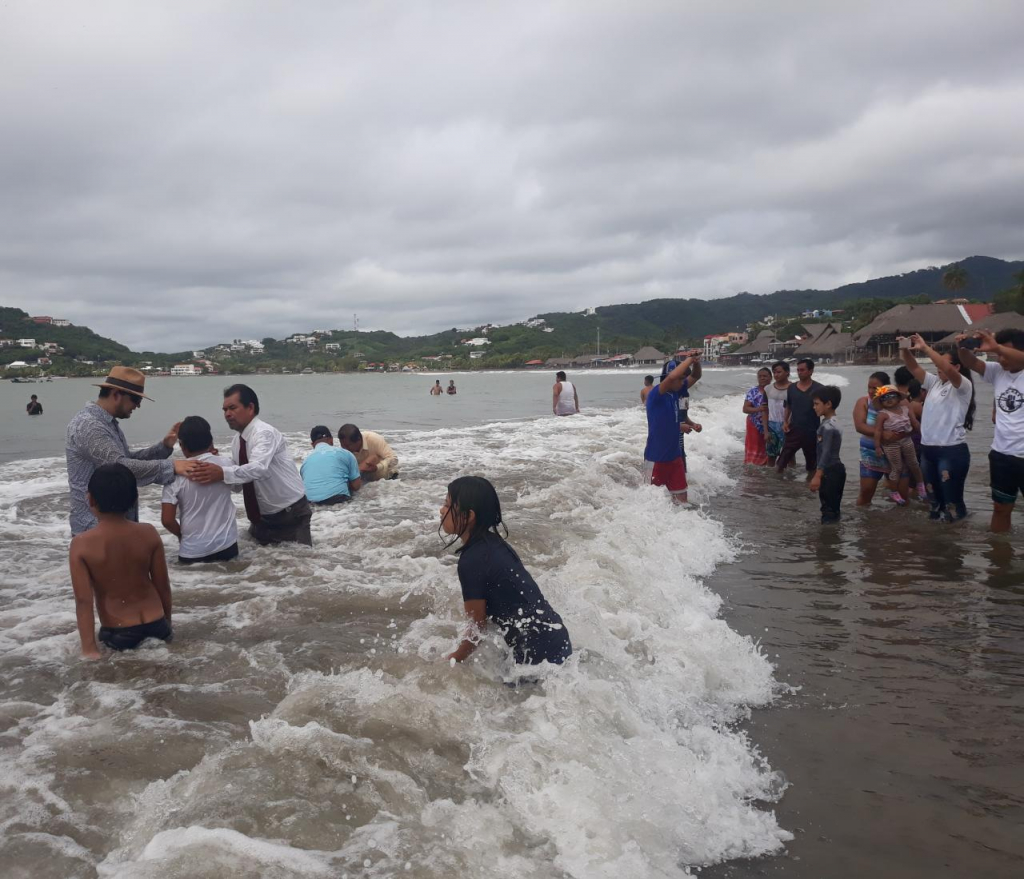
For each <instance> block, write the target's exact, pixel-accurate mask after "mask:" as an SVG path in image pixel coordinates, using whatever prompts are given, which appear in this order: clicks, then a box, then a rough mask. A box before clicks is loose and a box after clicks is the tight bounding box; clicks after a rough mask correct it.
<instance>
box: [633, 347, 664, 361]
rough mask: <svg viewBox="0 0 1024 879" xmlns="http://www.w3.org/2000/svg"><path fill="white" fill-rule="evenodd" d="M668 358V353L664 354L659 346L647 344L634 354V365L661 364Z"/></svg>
mask: <svg viewBox="0 0 1024 879" xmlns="http://www.w3.org/2000/svg"><path fill="white" fill-rule="evenodd" d="M667 359H668V355H667V354H662V353H661V351H659V350H658V349H657V348H652V347H651V346H650V345H645V346H644V347H643V348H641V349H640V350H639V351H637V352H636V353H635V354H634V355H633V361H632V362H633V365H634V366H661V364H663V363H664V362H665V361H666V360H667Z"/></svg>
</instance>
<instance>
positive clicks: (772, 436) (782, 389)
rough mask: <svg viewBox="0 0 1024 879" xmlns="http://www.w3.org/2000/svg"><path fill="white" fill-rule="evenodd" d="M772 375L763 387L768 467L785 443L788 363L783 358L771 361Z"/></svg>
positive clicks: (776, 457)
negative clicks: (766, 419)
mask: <svg viewBox="0 0 1024 879" xmlns="http://www.w3.org/2000/svg"><path fill="white" fill-rule="evenodd" d="M772 377H773V378H774V379H775V381H773V382H772V383H771V384H770V385H768V387H767V388H765V395H766V396H767V397H768V430H767V432H766V433H765V436H764V451H765V454H766V455H767V456H768V466H770V467H774V466H775V462H776V461H777V460H778V457H779V455H781V454H782V447H783V446H784V445H785V443H786V433H785V431H784V430H783V429H782V425H783V424H784V423H785V421H786V397H787V396H788V395H789V364H788V363H786V362H785V361H783V360H779V361H778V362H777V363H773V364H772Z"/></svg>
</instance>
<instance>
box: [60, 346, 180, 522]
mask: <svg viewBox="0 0 1024 879" xmlns="http://www.w3.org/2000/svg"><path fill="white" fill-rule="evenodd" d="M97 387H99V389H100V393H99V399H98V400H96V402H94V403H89V404H88V405H87V406H86V407H85V408H84V409H82V410H81V411H80V412H79V413H78V414H77V415H75V417H74V418H72V419H71V421H70V423H69V424H68V431H67V440H66V443H65V446H66V448H65V453H66V455H67V467H68V488H69V489H70V490H71V534H72V536H73V535H75V534H81V533H82V532H83V531H87V530H89V529H90V528H92V526H93V525H95V524H96V518H95V516H93V514H92V511H91V510H90V508H89V504H88V502H87V500H86V487H87V486H88V484H89V480H90V479H91V478H92V474H93V473H94V472H95V471H96V468H97V467H99V466H100V465H101V464H123V465H124V466H125V467H127V468H128V469H129V470H130V471H131V472H132V473H134V474H135V480H136V481H137V482H138V483H139V485H150V484H152V483H154V482H155V483H157V484H158V485H167V484H168V483H170V482H172V481H173V480H174V477H175V476H181V475H183V474H188V473H190V472H191V471H192V469H193V468H194V467H195V464H194V463H193V462H192V461H168V460H167V458H169V457H170V456H171V453H172V452H173V451H174V444H175V443H176V442H177V441H178V425H177V424H175V425H173V426H172V427H171V429H170V430H169V431H168V432H167V436H165V437H164V438H163V440H162V441H160V442H158V443H156V444H155V445H152V446H150V447H149V448H146V449H139V450H138V451H134V452H133V451H132V450H130V449H129V448H128V441H127V440H126V439H125V438H124V434H123V433H122V432H121V427H120V425H119V424H118V420H119V419H124V418H131V417H132V413H133V412H134V411H135V410H136V409H138V408H139V407H140V406H142V401H143V400H150V402H152V400H151V398H150V397H147V396H146V395H145V390H146V374H145V373H143V372H139V370H137V369H131V368H130V367H127V366H115V367H112V368H111V370H110V374H109V375H108V376H107V377H106V378H105V379H104V380H103V381H102V382H100V383H99V385H97ZM127 516H128V518H129V519H133V520H135V521H138V518H139V513H138V510H137V509H134V508H133V509H131V510H128V513H127Z"/></svg>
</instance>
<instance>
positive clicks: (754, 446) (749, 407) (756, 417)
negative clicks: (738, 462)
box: [743, 366, 772, 467]
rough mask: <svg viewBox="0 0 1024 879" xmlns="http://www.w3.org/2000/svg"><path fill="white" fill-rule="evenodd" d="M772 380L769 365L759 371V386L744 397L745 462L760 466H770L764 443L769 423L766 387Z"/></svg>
mask: <svg viewBox="0 0 1024 879" xmlns="http://www.w3.org/2000/svg"><path fill="white" fill-rule="evenodd" d="M771 380H772V373H771V370H770V369H768V367H767V366H763V367H761V369H759V370H758V371H757V387H756V388H751V389H750V390H749V391H747V396H746V397H744V399H743V412H744V414H745V415H746V416H747V441H746V446H745V449H744V454H743V463H744V464H754V465H756V466H758V467H766V466H768V452H767V451H766V449H765V444H764V432H765V427H766V426H767V424H768V397H767V396H766V394H765V391H764V389H765V388H766V387H768V383H769V382H770V381H771Z"/></svg>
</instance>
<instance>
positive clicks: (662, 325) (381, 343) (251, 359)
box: [0, 256, 1024, 374]
mask: <svg viewBox="0 0 1024 879" xmlns="http://www.w3.org/2000/svg"><path fill="white" fill-rule="evenodd" d="M958 265H959V266H960V268H961V269H962V270H963V272H964V273H965V275H966V282H965V284H964V285H963V286H962V287H961V288H960V289H958V290H957V291H956V292H955V293H951V292H950V290H948V289H947V288H946V287H945V286H944V285H943V275H944V274H945V272H946V271H947V270H948V269H949V268H950V266H943V267H940V268H936V267H931V268H927V269H920V270H918V271H914V272H908V273H907V274H904V275H896V276H893V277H888V278H877V279H875V280H871V281H863V282H861V283H857V284H847V285H845V286H843V287H838V288H837V289H835V290H825V291H822V290H779V291H778V292H776V293H771V294H769V295H766V296H754V295H751V294H750V293H740V294H738V295H736V296H730V297H728V298H725V299H712V300H704V299H652V300H649V301H647V302H638V303H631V304H628V305H606V306H600V307H598V308H597V309H596V311H595V312H594V313H592V314H589V315H585V314H582V313H579V312H575V313H570V312H551V313H548V314H542V315H538V317H541V318H543V320H544V322H545V323H546V327H527V326H523V325H521V324H516V325H511V326H501V327H490V328H488V329H487V331H486V333H487V339H488V341H489V343H490V344H488V345H487V346H486V349H485V350H486V354H485V356H484V358H483V359H482V360H479V361H473V365H479V366H514V365H521V364H522V363H523V362H524V361H525V360H529V359H534V358H547V357H553V356H559V355H567V356H577V355H581V354H587V353H593V352H594V351H595V350H596V347H597V345H596V343H597V335H598V330H600V337H601V351H602V352H603V353H610V352H616V351H617V352H631V351H635V350H636V349H638V348H639V347H641V346H643V345H654V346H655V347H658V348H660V349H661V350H669V349H670V348H671V347H672V346H674V345H676V344H678V343H680V342H690V343H695V342H697V341H699V340H700V339H701V337H703V336H705V335H707V334H709V333H720V332H727V331H730V330H741V329H743V328H744V327H746V326H747V324H749V323H752V322H754V321H759V320H760V319H761V318H763V317H765V316H766V315H776V316H794V315H796V316H799V315H800V314H801V312H803V311H806V310H813V309H833V308H844V307H846V309H847V313H846V315H844V317H846V318H851V319H854V320H859V319H862V318H863V319H870V318H871V317H873V316H874V315H875V314H877V313H879V312H881V311H884V310H885V309H886V308H889V307H891V306H892V305H894V304H895V303H896V302H898V301H900V300H907V299H912V298H916V299H918V301H922V300H924V301H927V300H929V299H944V298H947V297H950V296H954V295H955V296H962V297H965V298H967V299H975V300H981V301H991V300H992V299H993V298H994V297H996V295H997V294H999V293H1001V292H1003V291H1007V290H1011V289H1012V290H1014V291H1016V292H1015V293H1014V295H1015V296H1017V297H1018V298H1021V297H1024V261H1017V262H1006V261H1004V260H1000V259H993V258H991V257H986V256H972V257H969V258H967V259H964V260H962V261H961V262H960V263H959V264H958ZM852 303H856V304H854V305H852V306H851V304H852ZM1012 307H1013V308H1017V307H1018V306H1017V305H1016V304H1015V305H1013V306H1012ZM522 317H523V318H524V319H526V318H527V317H529V315H526V314H524V315H522ZM545 330H549V331H550V332H545ZM310 331H311V330H310ZM481 332H484V330H482V329H480V328H477V329H465V328H463V329H455V328H452V329H448V330H444V331H442V332H439V333H435V334H432V335H426V336H397V335H395V334H394V333H391V332H386V331H374V332H355V331H352V330H340V329H339V330H334V331H333V332H330V333H327V334H326V335H320V336H318V339H317V342H316V344H315V345H314V346H313V347H307V346H306V345H305V344H304V343H298V342H294V341H293V342H286V341H284V340H275V339H272V338H264V339H263V340H262V342H263V344H264V349H265V350H264V351H263V352H262V353H254V352H250V351H247V352H244V353H241V354H236V353H232V352H228V351H227V349H226V348H219V349H218V348H215V347H213V346H210V345H208V344H207V345H204V344H203V340H201V339H196V341H195V347H196V348H204V349H205V350H206V351H207V352H208V353H207V356H208V357H210V358H211V359H213V360H215V361H216V362H217V364H218V365H219V367H220V368H221V369H223V370H225V371H237V372H251V371H254V370H256V369H257V368H270V369H275V368H284V367H288V368H294V367H296V366H298V367H307V366H308V367H311V368H313V369H315V370H318V371H319V370H325V371H328V370H337V369H354V368H356V366H357V365H358V363H359V361H361V360H366V361H371V362H374V361H385V360H386V361H389V362H390V361H396V360H403V361H404V360H415V359H417V358H419V357H423V356H428V355H438V354H451V355H452V357H453V358H454V361H453V362H454V364H456V365H458V364H461V363H463V361H464V362H465V365H469V363H470V361H469V351H470V349H468V348H467V347H466V346H464V345H462V344H460V341H461V339H463V338H465V337H466V336H467V335H479V334H480V333H481ZM0 337H3V338H8V339H19V338H35V339H36V340H37V342H40V343H42V342H56V343H57V344H58V345H60V346H61V348H62V349H63V350H62V351H61V353H60V354H58V355H55V356H54V357H53V364H52V367H51V368H52V371H53V372H55V373H57V374H60V373H63V374H75V373H81V372H83V371H84V372H88V371H89V370H91V369H93V367H92V366H90V365H86V364H83V363H82V362H81V361H83V360H94V361H120V362H122V363H125V364H128V365H139V364H144V363H149V364H152V365H153V366H158V367H159V366H168V365H170V364H172V363H174V362H177V361H183V362H188V361H189V360H190V359H191V356H192V355H191V352H181V353H177V354H174V353H162V354H154V353H152V352H132V351H130V350H129V349H128V348H127V347H125V346H124V345H122V344H120V343H118V342H115V341H113V340H111V339H105V338H103V337H102V336H98V335H97V334H96V333H94V332H92V330H90V329H88V328H87V327H80V326H71V327H55V326H52V325H40V324H37V323H34V322H33V321H32V320H31V318H30V316H29V315H28V314H26V313H25V312H24V311H21V310H20V309H17V308H0ZM207 341H208V340H207ZM329 343H335V344H336V347H335V345H332V346H331V350H330V351H328V350H327V345H328V344H329ZM477 350H481V349H477ZM41 354H42V352H39V351H34V352H33V351H26V350H25V349H21V348H0V365H2V364H4V363H10V362H13V361H14V360H19V359H21V358H23V357H24V358H25V359H26V360H28V361H29V362H30V363H34V362H35V359H36V357H38V356H41ZM99 365H100V364H99V363H97V364H96V366H97V367H98V366H99Z"/></svg>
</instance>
